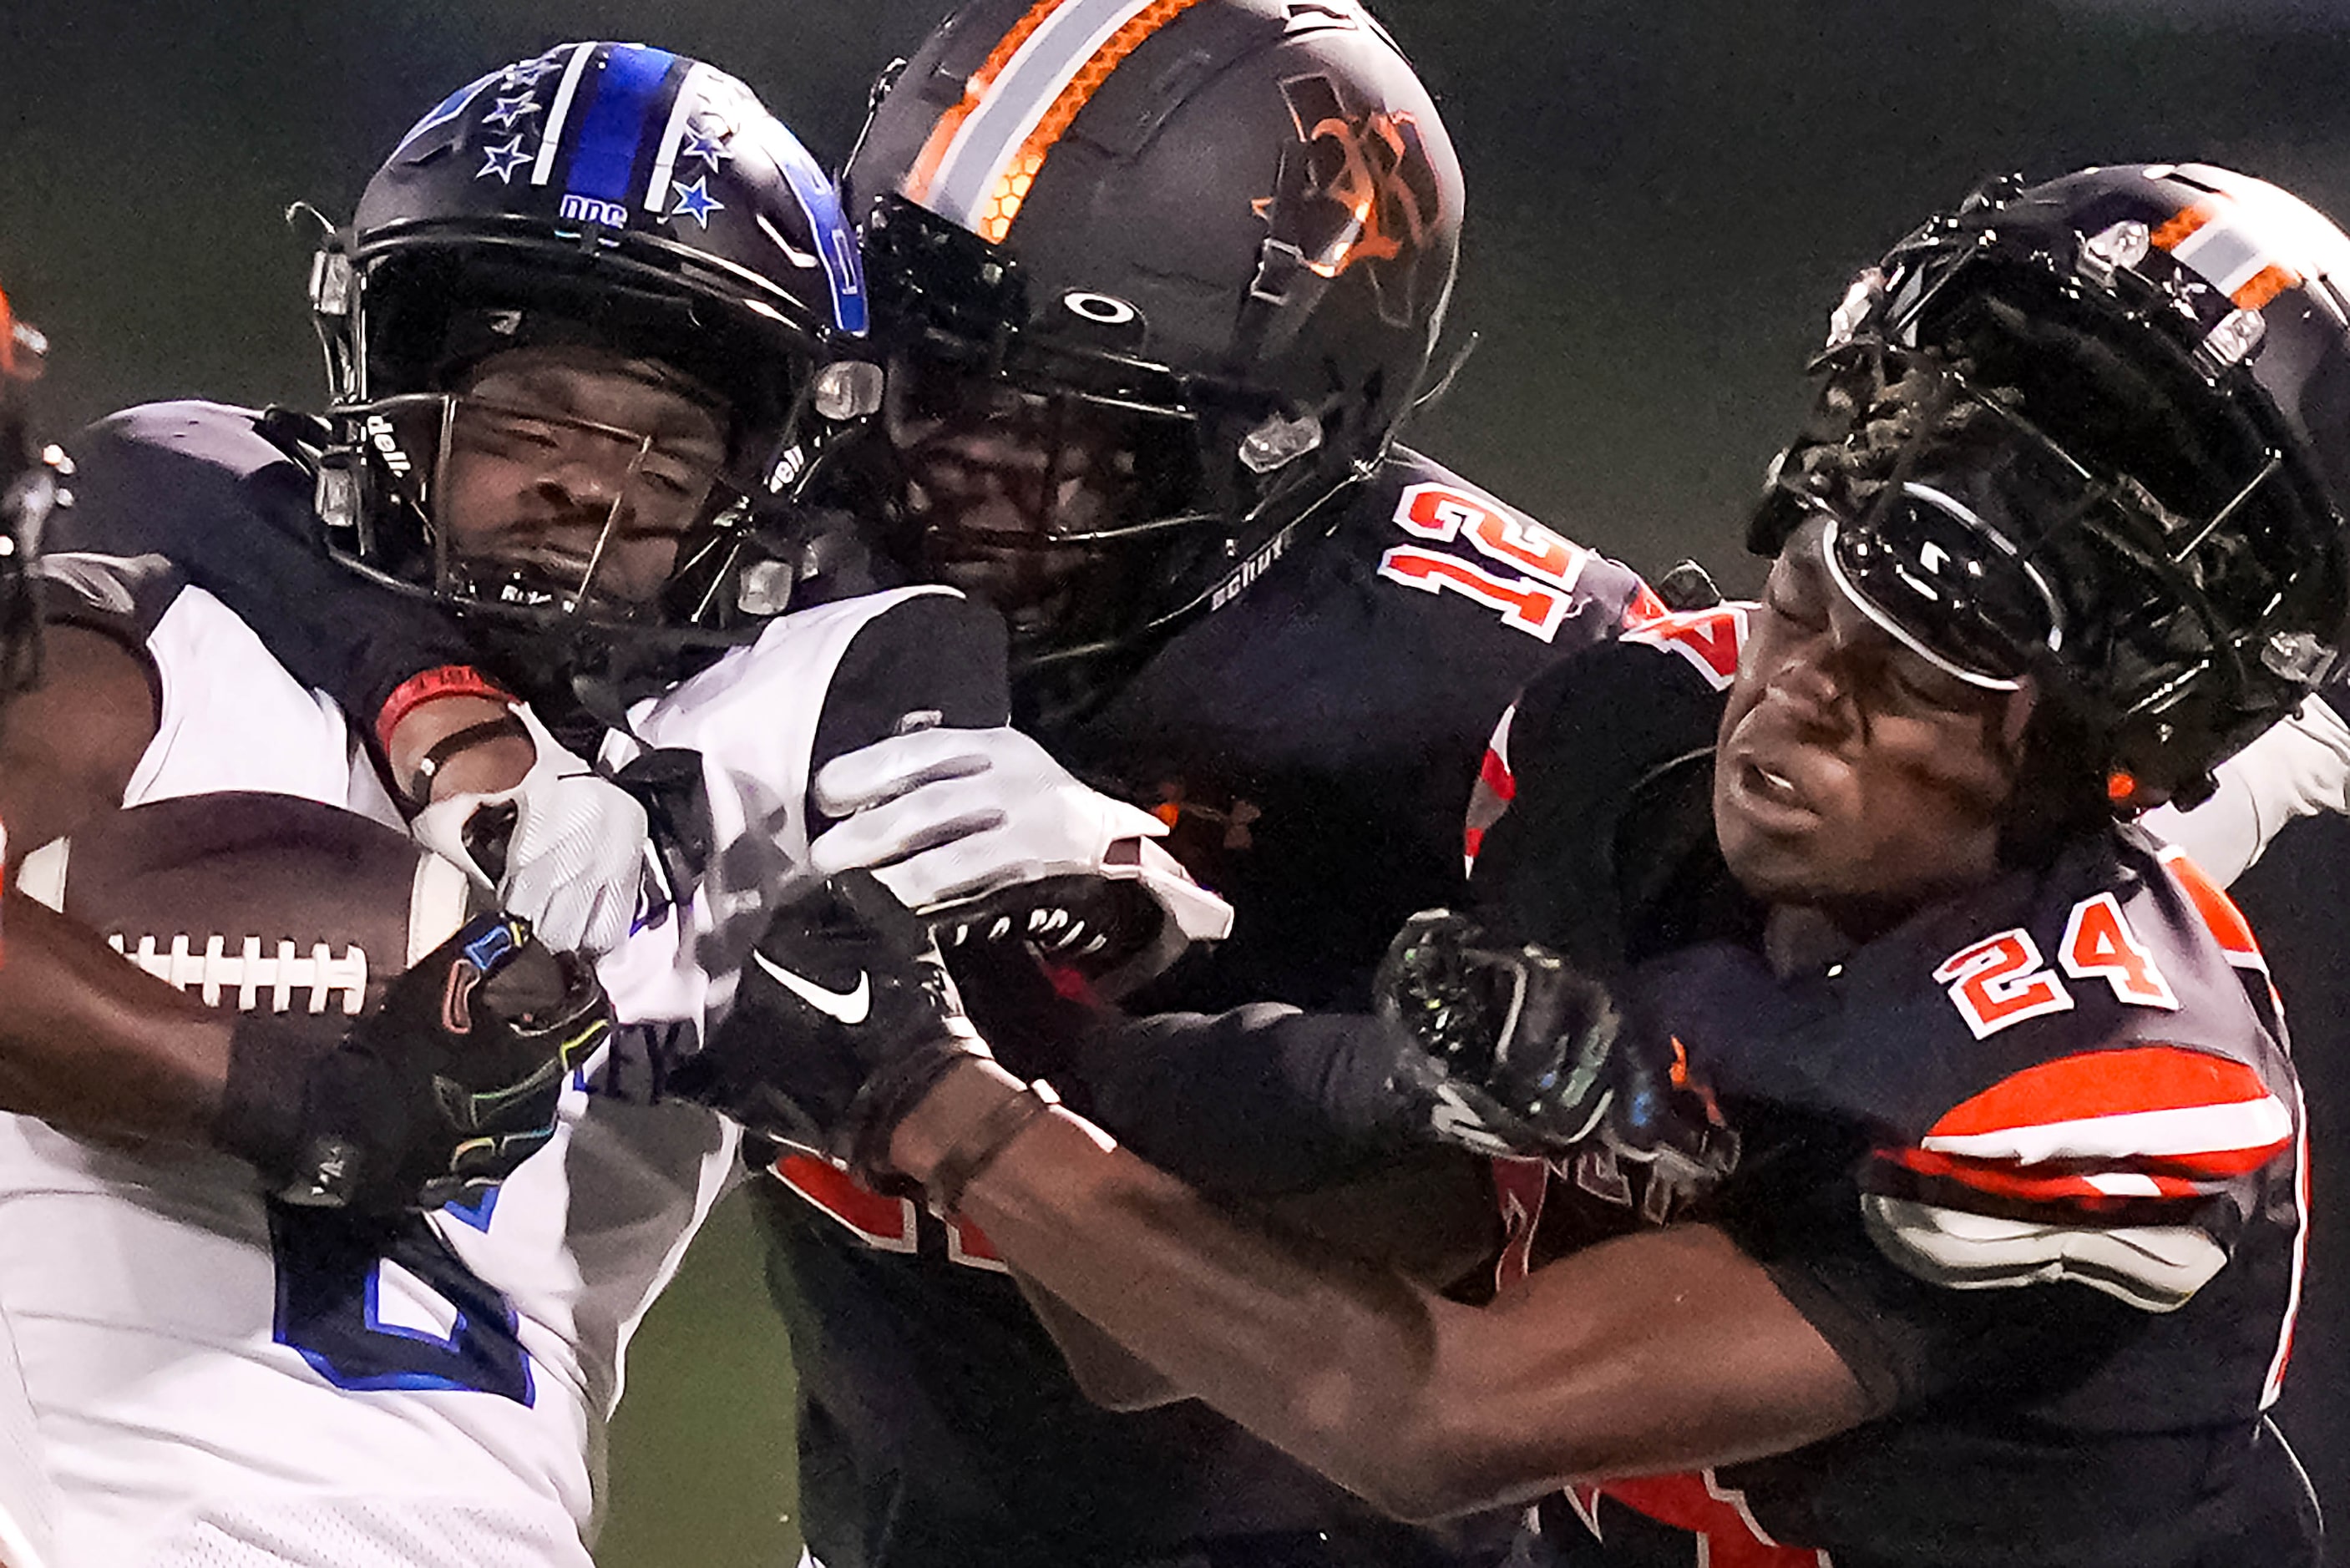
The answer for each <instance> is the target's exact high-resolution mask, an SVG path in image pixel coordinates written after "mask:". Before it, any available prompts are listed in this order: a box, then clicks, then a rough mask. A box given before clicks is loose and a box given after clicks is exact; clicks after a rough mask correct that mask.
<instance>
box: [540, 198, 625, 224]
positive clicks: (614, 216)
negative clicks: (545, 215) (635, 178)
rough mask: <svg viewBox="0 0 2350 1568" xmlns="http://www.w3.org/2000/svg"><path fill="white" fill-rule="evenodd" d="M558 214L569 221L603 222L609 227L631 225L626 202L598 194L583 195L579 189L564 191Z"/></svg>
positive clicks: (566, 221)
mask: <svg viewBox="0 0 2350 1568" xmlns="http://www.w3.org/2000/svg"><path fill="white" fill-rule="evenodd" d="M556 211H557V213H558V215H559V216H560V217H561V218H562V219H563V221H564V222H565V223H601V224H603V225H604V226H605V227H606V228H609V229H625V228H627V227H628V226H629V209H628V205H627V203H625V202H607V201H604V200H602V199H601V198H599V197H596V196H583V195H581V194H580V193H579V192H577V191H567V192H564V193H563V202H562V205H561V206H560V207H559V208H557V209H556Z"/></svg>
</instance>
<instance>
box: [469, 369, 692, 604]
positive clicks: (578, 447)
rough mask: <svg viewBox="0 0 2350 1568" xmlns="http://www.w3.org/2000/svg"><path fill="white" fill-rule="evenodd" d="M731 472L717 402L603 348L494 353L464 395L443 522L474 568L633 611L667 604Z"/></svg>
mask: <svg viewBox="0 0 2350 1568" xmlns="http://www.w3.org/2000/svg"><path fill="white" fill-rule="evenodd" d="M725 462H726V428H725V422H724V420H723V417H722V415H721V413H720V412H719V410H718V408H717V407H716V402H715V400H714V399H713V398H712V397H710V396H708V395H707V394H704V393H702V391H701V390H700V389H699V388H697V387H694V386H693V385H692V384H691V383H689V382H686V381H685V380H684V379H683V378H681V377H679V376H677V375H675V374H674V373H672V372H670V371H669V370H667V369H665V368H663V367H661V366H660V365H658V364H655V363H653V362H651V361H649V360H644V359H635V358H628V357H627V356H624V355H621V354H619V353H616V352H612V351H608V350H604V349H598V348H514V349H509V350H506V351H505V352H504V353H499V354H493V355H491V356H490V357H489V358H485V359H484V360H483V361H482V362H481V363H480V364H479V365H478V366H476V367H474V369H473V370H472V372H471V373H470V374H468V376H467V377H466V378H465V379H464V381H463V385H462V386H461V387H460V389H459V398H458V403H457V411H456V418H455V421H454V424H453V427H452V431H451V432H450V438H449V452H448V458H447V462H446V466H445V468H444V470H443V474H442V490H441V495H440V500H439V504H438V506H437V508H436V516H437V520H438V522H439V524H440V525H441V527H442V530H443V531H444V532H445V534H446V535H447V536H448V540H449V544H450V546H451V548H452V550H453V551H454V553H455V554H456V555H457V556H459V557H461V558H463V559H467V560H476V561H483V562H487V563H490V564H492V565H494V566H497V567H500V568H504V569H508V570H514V569H519V570H520V571H521V572H522V573H524V574H525V576H529V577H531V578H533V579H535V580H537V581H539V582H541V583H544V584H546V585H547V586H550V587H558V588H561V589H563V590H564V591H567V592H572V593H577V592H579V591H580V587H581V585H582V584H583V583H587V579H588V578H589V576H590V574H591V571H592V574H593V579H594V580H593V582H592V584H589V585H588V587H587V592H586V595H585V597H587V598H589V599H593V600H598V601H604V602H608V603H615V604H619V605H622V606H635V605H641V604H645V603H647V602H649V601H650V600H652V599H653V598H655V597H657V596H658V595H659V594H660V590H661V587H662V586H663V585H664V584H665V583H666V582H667V581H668V579H669V575H670V572H671V568H672V567H673V566H675V564H676V561H677V551H678V545H679V542H680V541H681V540H682V539H683V538H684V537H685V535H687V534H688V533H689V532H690V531H691V529H692V528H693V526H694V525H695V524H697V523H699V522H700V521H701V520H702V517H703V515H704V514H705V512H706V510H707V507H708V504H709V501H710V498H711V493H712V488H713V487H714V486H715V484H716V483H717V481H718V477H719V474H720V472H721V471H722V470H723V467H724V465H725Z"/></svg>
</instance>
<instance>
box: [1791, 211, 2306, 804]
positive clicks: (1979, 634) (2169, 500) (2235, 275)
mask: <svg viewBox="0 0 2350 1568" xmlns="http://www.w3.org/2000/svg"><path fill="white" fill-rule="evenodd" d="M2345 291H2350V238H2346V237H2345V235H2344V234H2343V233H2342V231H2341V230H2340V229H2338V228H2336V227H2335V226H2334V224H2333V223H2331V222H2329V221H2328V220H2327V219H2325V218H2324V217H2323V216H2322V215H2320V214H2319V213H2316V212H2315V211H2314V210H2313V209H2312V208H2310V207H2309V206H2307V205H2306V204H2305V203H2303V202H2301V201H2299V200H2297V199H2296V198H2294V197H2293V196H2290V195H2288V194H2286V193H2285V192H2282V191H2280V190H2278V189H2276V188H2275V187H2274V186H2272V185H2268V184H2265V183H2263V182H2261V181H2258V180H2253V179H2250V178H2247V177H2245V176H2243V175H2241V174H2233V173H2230V172H2228V171H2224V170H2219V169H2212V168H2208V167H2204V166H2202V165H2199V164H2137V165H2116V166H2114V167H2108V168H2096V169H2089V170H2085V171H2080V172H2078V173H2074V174H2071V175H2067V176H2065V177H2064V178H2063V179H2060V180H2054V181H2051V182H2047V183H2044V184H2038V185H2026V184H2024V183H2023V182H2022V181H2021V180H2020V179H2015V178H2004V179H2001V180H1997V181H1993V182H1990V183H1988V184H1986V185H1984V186H1982V187H1981V188H1980V189H1979V190H1977V191H1976V192H1974V193H1973V194H1972V195H1970V197H1968V198H1967V200H1966V202H1964V203H1963V204H1962V205H1961V206H1960V208H1959V209H1958V210H1957V211H1956V212H1954V213H1948V214H1945V215H1943V216H1940V217H1938V218H1936V219H1934V220H1933V221H1932V222H1930V223H1927V224H1926V225H1925V226H1924V227H1922V228H1920V229H1919V230H1918V231H1917V232H1916V233H1915V234H1911V235H1910V236H1909V237H1908V238H1907V239H1905V240H1904V241H1902V242H1901V244H1898V245H1897V246H1895V247H1894V249H1893V250H1892V251H1891V252H1890V253H1889V254H1887V256H1886V257H1885V258H1884V260H1883V261H1882V262H1880V263H1879V264H1878V265H1876V266H1874V267H1871V268H1869V269H1868V270H1866V271H1865V272H1864V273H1862V274H1861V275H1860V276H1859V277H1858V278H1857V279H1856V280H1855V282H1854V283H1853V285H1852V286H1851V288H1850V289H1849V291H1848V292H1847V294H1846V297H1845V300H1844V302H1843V304H1842V305H1841V306H1838V308H1837V309H1836V311H1835V316H1834V317H1832V319H1831V324H1830V330H1829V339H1828V345H1827V348H1826V350H1825V353H1824V354H1823V355H1822V357H1821V358H1820V359H1819V360H1818V361H1817V362H1816V365H1815V369H1819V370H1820V371H1822V372H1823V373H1824V377H1825V385H1824V390H1823V396H1822V401H1821V404H1820V413H1819V414H1818V415H1817V416H1815V420H1814V428H1813V429H1811V430H1810V431H1807V432H1806V434H1805V436H1804V439H1803V440H1801V441H1798V442H1797V443H1796V444H1795V445H1794V446H1793V447H1791V448H1789V449H1788V451H1787V452H1784V453H1783V454H1782V456H1781V458H1780V460H1779V461H1778V462H1776V463H1774V464H1773V483H1772V487H1771V489H1770V491H1769V492H1768V493H1767V494H1766V499H1765V502H1764V504H1763V508H1762V509H1761V511H1760V512H1759V513H1758V514H1757V515H1756V519H1755V524H1754V528H1753V534H1752V541H1751V542H1752V544H1753V545H1754V546H1755V548H1757V549H1758V550H1761V551H1763V552H1764V553H1773V552H1775V551H1776V550H1777V548H1778V547H1779V545H1780V544H1781V543H1783V540H1784V539H1785V537H1786V535H1787V534H1788V533H1789V532H1790V531H1791V530H1792V529H1793V527H1794V525H1795V524H1796V523H1798V522H1799V521H1801V519H1802V518H1803V517H1804V515H1805V514H1807V513H1811V512H1815V511H1825V512H1827V513H1829V514H1830V515H1831V517H1832V519H1833V521H1832V522H1831V524H1830V527H1831V529H1832V537H1831V538H1830V540H1829V548H1828V562H1829V566H1830V570H1831V572H1832V573H1833V575H1834V576H1835V577H1836V579H1837V581H1838V583H1839V585H1840V586H1841V587H1843V588H1844V589H1845V591H1846V593H1847V594H1848V595H1849V596H1850V597H1852V598H1853V599H1854V601H1855V602H1856V604H1857V605H1858V606H1859V607H1861V608H1862V609H1863V610H1864V611H1866V613H1867V614H1868V615H1869V616H1870V617H1871V618H1873V619H1875V620H1876V621H1877V623H1878V624H1879V625H1881V626H1882V627H1884V628H1885V629H1886V630H1887V631H1888V632H1889V633H1890V634H1891V635H1892V636H1894V637H1895V638H1897V639H1899V640H1900V641H1902V642H1903V643H1906V644H1908V646H1909V647H1911V648H1912V649H1916V650H1917V651H1918V653H1920V654H1922V655H1923V656H1925V657H1926V658H1927V659H1929V660H1931V661H1932V662H1934V663H1936V664H1937V665H1939V666H1941V667H1942V668H1943V669H1945V670H1949V671H1950V672H1951V673H1953V674H1956V675H1958V676H1960V678H1962V679H1964V680H1968V681H1970V682H1971V683H1973V684H1975V685H1978V686H1982V687H1986V688H1991V689H1999V688H2010V689H2012V688H2014V687H2017V686H2019V685H2021V684H2022V682H2023V681H2024V680H2027V679H2031V680H2039V681H2041V682H2042V683H2043V686H2045V687H2046V688H2047V689H2049V690H2051V691H2055V692H2059V693H2062V694H2064V696H2065V697H2066V698H2067V699H2068V700H2069V701H2071V702H2072V703H2073V704H2074V708H2075V710H2076V711H2078V712H2079V713H2080V714H2082V715H2083V716H2084V719H2085V733H2086V734H2088V735H2090V736H2091V737H2093V738H2094V743H2095V745H2097V746H2098V747H2099V748H2101V749H2102V750H2103V751H2104V752H2105V753H2106V754H2105V756H2104V757H2103V758H2102V762H2103V763H2104V765H2105V767H2106V769H2107V770H2108V774H2109V775H2110V780H2111V785H2112V797H2113V799H2114V800H2115V801H2116V802H2117V803H2119V804H2120V805H2124V806H2125V807H2129V806H2135V805H2142V804H2147V803H2149V802H2157V801H2160V800H2165V799H2169V800H2177V801H2179V802H2182V803H2186V804H2192V803H2193V802H2195V801H2197V800H2199V799H2201V798H2203V797H2204V796H2205V795H2207V794H2209V793H2210V787H2211V783H2210V774H2211V770H2212V768H2213V767H2215V766H2216V765H2217V764H2218V763H2220V762H2222V761H2224V760H2225V759H2226V758H2227V757H2229V756H2230V755H2231V754H2232V753H2235V752H2236V751H2237V750H2238V749H2240V748H2241V746H2243V745H2244V744H2245V742H2248V741H2250V740H2251V739H2252V737H2254V736H2255V735H2257V734H2259V733H2260V732H2261V731H2262V730H2263V729H2265V728H2266V727H2267V726H2268V725H2269V724H2270V723H2272V722H2274V721H2275V720H2276V719H2278V718H2281V717H2282V716H2283V715H2284V714H2285V713H2286V712H2288V711H2291V710H2292V708H2293V705H2294V704H2295V703H2297V702H2299V701H2300V700H2301V699H2302V697H2303V695H2305V694H2306V693H2307V692H2308V691H2310V690H2311V689H2312V688H2313V687H2314V686H2315V685H2316V683H2317V682H2318V681H2319V680H2322V679H2324V676H2325V675H2326V674H2327V672H2328V670H2330V669H2331V668H2332V667H2333V666H2334V662H2335V661H2336V659H2337V658H2338V657H2339V654H2340V652H2341V650H2342V649H2343V648H2344V646H2345V637H2350V535H2345V519H2346V518H2350V292H2345ZM1864 370H1865V371H1866V372H1867V373H1868V376H1869V377H1873V379H1874V380H1873V384H1875V385H1879V386H1883V385H1887V384H1889V383H1891V382H1893V381H1896V380H1899V379H1903V378H1907V377H1922V378H1925V379H1926V381H1927V382H1928V383H1929V385H1930V387H1931V390H1930V391H1929V393H1928V394H1927V400H1928V401H1929V402H1930V403H1934V404H1937V405H1939V409H1940V410H1942V411H1943V412H1945V413H1947V412H1950V411H1951V410H1958V411H1959V412H1960V414H1961V415H1962V416H1963V420H1964V422H1965V423H1966V425H1967V427H1968V428H1969V429H1970V430H1971V431H1973V432H1974V433H1973V434H1972V436H1971V437H1970V438H1969V441H1968V442H1965V443H1961V449H1960V450H1955V451H1954V450H1952V449H1951V448H1950V446H1949V445H1948V443H1944V444H1943V445H1942V446H1941V447H1940V448H1939V450H1937V443H1936V442H1934V441H1930V440H1926V439H1922V438H1921V437H1919V436H1918V435H1916V434H1913V435H1911V436H1910V437H1908V439H1907V441H1906V444H1905V445H1903V446H1902V447H1901V448H1900V450H1898V452H1897V453H1896V455H1895V456H1894V458H1893V460H1892V462H1891V463H1890V465H1889V467H1887V468H1885V469H1884V471H1883V472H1882V473H1881V475H1880V478H1881V483H1872V484H1870V485H1868V486H1866V487H1865V489H1864V490H1863V491H1862V493H1845V494H1835V493H1822V489H1821V486H1820V485H1819V484H1818V483H1814V482H1813V481H1812V480H1810V479H1807V478H1805V477H1804V476H1805V475H1807V474H1815V473H1817V472H1820V471H1821V465H1818V464H1807V463H1806V462H1804V455H1805V452H1806V451H1807V449H1809V448H1812V447H1814V446H1818V445H1821V444H1844V443H1855V442H1857V443H1862V444H1868V443H1872V442H1874V443H1878V444H1882V443H1883V442H1884V441H1886V440H1887V435H1886V432H1884V431H1872V430H1870V429H1868V428H1866V423H1867V421H1866V414H1865V412H1864V411H1862V410H1858V409H1856V403H1855V399H1854V395H1853V393H1852V391H1851V387H1852V386H1853V385H1854V384H1855V380H1856V377H1858V375H1859V373H1860V372H1862V371H1864ZM1920 428H1921V429H1923V428H1924V427H1923V426H1922V425H1921V427H1920Z"/></svg>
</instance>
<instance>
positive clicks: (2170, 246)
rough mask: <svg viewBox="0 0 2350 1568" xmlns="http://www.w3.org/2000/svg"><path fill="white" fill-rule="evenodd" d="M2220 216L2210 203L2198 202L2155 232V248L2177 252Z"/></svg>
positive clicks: (2153, 236)
mask: <svg viewBox="0 0 2350 1568" xmlns="http://www.w3.org/2000/svg"><path fill="white" fill-rule="evenodd" d="M2218 215H2219V210H2218V209H2217V208H2216V207H2214V206H2213V205H2212V204H2211V203H2210V202H2196V203H2195V205H2193V206H2191V207H2189V208H2188V209H2187V210H2186V211H2185V212H2183V213H2179V214H2178V216H2177V217H2175V218H2173V219H2171V220H2170V221H2169V222H2168V223H2165V224H2163V225H2162V227H2160V228H2158V229H2157V230H2155V231H2154V234H2153V235H2152V238H2153V240H2154V248H2155V249H2157V250H2158V251H2175V250H2177V249H2178V247H2179V246H2180V245H2183V244H2186V243H2187V240H2188V237H2189V235H2191V234H2194V233H2195V231H2196V230H2198V229H2199V228H2201V227H2202V226H2203V225H2204V224H2206V223H2210V221H2211V220H2212V219H2213V218H2215V217H2217V216H2218Z"/></svg>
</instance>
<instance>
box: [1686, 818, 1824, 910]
mask: <svg viewBox="0 0 2350 1568" xmlns="http://www.w3.org/2000/svg"><path fill="white" fill-rule="evenodd" d="M1714 832H1715V835H1716V836H1717V837H1718V839H1719V841H1720V843H1721V857H1722V860H1723V861H1724V862H1725V863H1726V864H1727V865H1728V866H1729V867H1730V874H1731V876H1732V877H1736V878H1737V879H1738V884H1739V886H1741V887H1742V888H1745V889H1746V890H1747V891H1748V892H1749V893H1751V894H1752V895H1753V896H1754V897H1755V898H1760V899H1761V900H1763V902H1764V903H1766V904H1809V903H1814V902H1817V901H1819V900H1820V899H1821V898H1825V897H1829V896H1832V895H1833V892H1834V890H1835V889H1836V888H1839V887H1841V886H1842V885H1843V884H1844V883H1845V882H1846V881H1847V880H1848V879H1849V877H1848V872H1849V870H1850V867H1849V864H1848V862H1849V860H1850V858H1851V857H1850V855H1849V853H1848V850H1849V847H1850V844H1851V836H1850V835H1849V833H1847V832H1843V831H1839V826H1838V825H1837V824H1836V823H1835V821H1834V820H1833V819H1831V818H1829V817H1825V816H1823V815H1818V814H1816V813H1813V812H1802V813H1796V812H1791V811H1787V810H1783V809H1779V808H1774V807H1773V806H1772V805H1770V804H1769V803H1767V802H1756V801H1752V800H1741V799H1738V798H1736V797H1734V796H1733V797H1731V798H1721V797H1717V798H1716V800H1715V802H1714Z"/></svg>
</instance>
